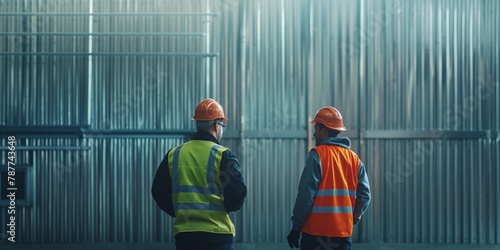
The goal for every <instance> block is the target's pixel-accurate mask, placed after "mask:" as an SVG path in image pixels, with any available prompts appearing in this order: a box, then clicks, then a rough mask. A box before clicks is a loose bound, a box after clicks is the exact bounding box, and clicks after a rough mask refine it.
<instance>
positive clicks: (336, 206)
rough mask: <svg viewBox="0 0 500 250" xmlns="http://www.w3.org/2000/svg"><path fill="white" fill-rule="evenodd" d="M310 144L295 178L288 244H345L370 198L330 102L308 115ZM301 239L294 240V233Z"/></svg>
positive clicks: (308, 246) (346, 246)
mask: <svg viewBox="0 0 500 250" xmlns="http://www.w3.org/2000/svg"><path fill="white" fill-rule="evenodd" d="M310 123H314V124H315V125H314V128H315V131H314V138H315V140H316V147H315V148H314V149H312V150H311V151H309V154H308V155H307V158H306V164H305V167H304V170H303V172H302V176H301V178H300V183H299V190H298V194H297V199H296V201H295V206H294V208H293V215H292V218H291V219H292V230H291V231H290V234H289V235H288V237H287V239H288V244H289V245H290V248H294V247H296V248H298V247H299V246H300V249H311V250H316V249H328V250H333V249H342V250H344V249H351V247H352V240H351V236H352V229H353V225H355V224H357V223H358V222H359V221H360V219H361V216H362V215H363V214H364V212H365V211H366V209H367V208H368V205H369V203H370V186H369V182H368V176H367V174H366V170H365V167H364V165H363V163H362V162H361V160H360V159H359V157H358V156H357V155H356V153H354V152H353V151H352V150H351V149H350V146H351V142H350V140H349V138H347V137H338V134H340V132H341V131H345V130H346V128H345V127H344V124H343V122H342V115H341V114H340V112H339V111H338V110H337V109H335V108H334V107H330V106H327V107H324V108H321V109H320V110H319V111H318V112H317V113H316V117H315V118H314V120H312V121H311V122H310ZM301 232H302V239H301V241H300V245H299V238H300V234H301Z"/></svg>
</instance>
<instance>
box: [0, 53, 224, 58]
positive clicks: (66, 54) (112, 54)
mask: <svg viewBox="0 0 500 250" xmlns="http://www.w3.org/2000/svg"><path fill="white" fill-rule="evenodd" d="M0 56H185V57H217V56H218V54H217V53H194V52H193V53H191V52H184V53H179V52H171V53H169V52H92V53H89V52H0Z"/></svg>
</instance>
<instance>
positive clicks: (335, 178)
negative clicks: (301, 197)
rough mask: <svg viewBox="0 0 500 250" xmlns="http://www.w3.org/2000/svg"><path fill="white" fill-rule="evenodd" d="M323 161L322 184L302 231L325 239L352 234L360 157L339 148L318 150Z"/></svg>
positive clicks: (328, 147)
mask: <svg viewBox="0 0 500 250" xmlns="http://www.w3.org/2000/svg"><path fill="white" fill-rule="evenodd" d="M315 150H316V152H318V155H319V159H320V161H321V171H322V173H321V175H322V176H321V181H320V183H319V187H318V192H317V193H316V196H315V197H314V201H313V206H312V209H311V211H310V212H309V214H308V216H307V218H306V220H305V222H304V226H303V227H302V231H303V232H305V233H308V234H312V235H317V236H326V237H349V236H351V235H352V227H353V211H354V206H355V204H356V187H357V186H358V170H359V157H358V156H357V155H356V153H354V152H353V151H352V150H350V149H348V148H344V147H340V146H333V145H320V146H317V147H316V148H315Z"/></svg>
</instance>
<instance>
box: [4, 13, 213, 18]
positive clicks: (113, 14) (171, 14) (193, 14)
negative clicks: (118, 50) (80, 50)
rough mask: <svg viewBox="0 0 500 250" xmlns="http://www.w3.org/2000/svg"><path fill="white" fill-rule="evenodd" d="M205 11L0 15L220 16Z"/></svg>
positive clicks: (14, 14) (15, 14)
mask: <svg viewBox="0 0 500 250" xmlns="http://www.w3.org/2000/svg"><path fill="white" fill-rule="evenodd" d="M218 15H219V14H218V13H205V12H193V13H185V12H119V13H118V12H93V13H90V12H89V13H87V12H64V13H62V12H0V16H109V17H114V16H218Z"/></svg>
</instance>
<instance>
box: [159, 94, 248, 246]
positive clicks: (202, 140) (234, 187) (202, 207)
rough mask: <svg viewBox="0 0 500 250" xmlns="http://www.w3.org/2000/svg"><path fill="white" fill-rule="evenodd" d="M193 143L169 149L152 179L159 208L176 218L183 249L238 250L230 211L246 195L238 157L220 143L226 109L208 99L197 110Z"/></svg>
mask: <svg viewBox="0 0 500 250" xmlns="http://www.w3.org/2000/svg"><path fill="white" fill-rule="evenodd" d="M192 119H193V120H195V121H196V126H197V132H196V134H195V136H194V139H193V140H191V141H189V142H186V143H184V144H182V145H179V146H177V147H173V148H172V149H170V150H169V151H168V153H167V154H166V156H165V158H164V159H163V161H162V162H161V164H160V166H159V167H158V170H157V172H156V176H155V178H154V181H153V186H152V188H151V193H152V195H153V198H154V200H155V201H156V203H157V204H158V206H159V207H160V208H161V209H162V210H163V211H165V212H166V213H167V214H169V215H170V216H172V217H175V219H174V225H173V231H174V235H175V246H176V249H178V250H184V249H185V250H192V249H211V250H212V249H213V250H218V249H220V250H228V249H234V246H233V238H234V235H235V229H234V225H233V222H232V221H231V219H230V218H229V213H230V212H235V211H237V210H239V209H240V208H241V207H242V205H243V202H244V199H245V197H246V194H247V187H246V185H245V183H244V180H243V177H242V172H241V167H240V165H239V163H238V160H237V159H236V156H235V155H234V154H233V153H232V152H231V151H230V150H229V149H228V148H226V147H224V146H221V145H219V143H220V141H221V139H222V135H223V132H224V129H225V127H226V125H225V124H224V122H225V121H227V120H228V119H227V118H226V116H225V115H224V110H223V108H222V106H221V105H220V104H219V103H218V102H217V101H215V100H213V99H210V98H207V99H205V100H203V101H201V102H200V103H199V104H198V106H197V107H196V110H195V113H194V116H193V118H192Z"/></svg>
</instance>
